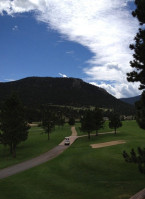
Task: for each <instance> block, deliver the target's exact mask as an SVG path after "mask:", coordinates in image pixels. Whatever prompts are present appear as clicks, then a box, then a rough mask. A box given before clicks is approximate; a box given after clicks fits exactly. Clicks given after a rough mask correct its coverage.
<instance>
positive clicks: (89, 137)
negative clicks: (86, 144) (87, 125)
mask: <svg viewBox="0 0 145 199" xmlns="http://www.w3.org/2000/svg"><path fill="white" fill-rule="evenodd" d="M88 139H89V140H90V132H88Z"/></svg>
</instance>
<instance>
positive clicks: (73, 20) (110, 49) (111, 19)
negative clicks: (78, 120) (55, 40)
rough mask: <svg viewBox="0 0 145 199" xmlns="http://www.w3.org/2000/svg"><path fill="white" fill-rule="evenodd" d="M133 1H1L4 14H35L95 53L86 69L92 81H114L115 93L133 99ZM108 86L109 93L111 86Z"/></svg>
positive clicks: (134, 87)
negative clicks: (129, 79)
mask: <svg viewBox="0 0 145 199" xmlns="http://www.w3.org/2000/svg"><path fill="white" fill-rule="evenodd" d="M129 1H133V0H61V1H60V0H13V1H10V0H0V13H1V14H2V13H3V10H5V11H6V12H7V13H8V14H11V15H13V14H15V13H22V12H29V11H32V10H33V11H35V16H36V18H37V20H39V21H43V22H45V23H47V24H48V26H49V27H50V28H52V29H55V30H57V31H58V32H59V33H61V34H62V35H63V36H65V38H67V39H68V40H71V41H75V42H78V43H80V44H82V45H83V46H85V47H87V48H88V49H89V50H90V51H91V52H92V53H94V56H93V57H92V58H91V59H90V60H88V62H87V63H88V64H89V67H87V68H85V69H84V73H85V74H87V75H88V78H89V79H90V81H91V80H92V81H97V80H106V81H107V80H114V81H116V86H114V87H113V88H112V87H111V88H112V92H113V93H115V95H118V92H120V94H119V95H120V96H125V95H126V96H129V95H136V93H137V92H138V87H137V86H134V85H135V84H132V86H131V88H130V85H131V84H129V83H128V82H127V81H126V73H127V72H129V71H131V68H130V66H129V61H130V60H131V59H132V55H131V53H132V52H131V51H130V49H129V44H130V43H132V42H133V38H134V36H135V34H136V32H137V29H138V22H137V20H136V19H135V18H133V17H132V15H131V11H129V10H128V8H127V3H128V2H129ZM104 85H106V88H107V89H108V91H109V89H110V86H109V84H106V83H104ZM118 85H121V86H120V87H119V86H118ZM121 88H122V89H121ZM129 89H131V90H132V92H131V91H129ZM110 90H111V89H110ZM127 91H128V93H127Z"/></svg>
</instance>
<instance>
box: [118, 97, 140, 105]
mask: <svg viewBox="0 0 145 199" xmlns="http://www.w3.org/2000/svg"><path fill="white" fill-rule="evenodd" d="M140 98H141V95H139V96H135V97H129V98H120V100H121V101H123V102H125V103H128V104H132V105H134V104H135V102H137V101H139V100H140Z"/></svg>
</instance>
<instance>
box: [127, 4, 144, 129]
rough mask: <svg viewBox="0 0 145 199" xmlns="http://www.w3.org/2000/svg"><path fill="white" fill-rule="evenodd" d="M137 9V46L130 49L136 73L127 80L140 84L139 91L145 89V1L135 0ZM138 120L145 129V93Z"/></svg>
mask: <svg viewBox="0 0 145 199" xmlns="http://www.w3.org/2000/svg"><path fill="white" fill-rule="evenodd" d="M135 4H136V9H135V11H133V12H132V15H133V16H134V17H136V18H137V19H138V21H139V22H140V28H139V31H138V33H137V35H136V37H135V39H134V40H135V44H131V45H130V48H131V50H133V51H134V54H133V58H134V59H133V61H131V62H130V65H131V67H133V68H134V71H132V72H130V73H127V76H128V77H127V79H128V81H130V82H140V87H139V89H140V90H142V89H145V28H144V25H145V0H135ZM135 106H136V113H137V114H136V118H137V122H138V124H139V126H140V127H141V128H143V129H145V124H144V121H145V91H143V93H142V98H141V100H140V101H138V102H137V103H136V104H135Z"/></svg>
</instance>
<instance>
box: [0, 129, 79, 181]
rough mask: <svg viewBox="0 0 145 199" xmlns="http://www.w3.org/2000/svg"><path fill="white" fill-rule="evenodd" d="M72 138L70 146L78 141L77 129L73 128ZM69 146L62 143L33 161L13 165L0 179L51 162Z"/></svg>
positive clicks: (4, 170) (2, 170)
mask: <svg viewBox="0 0 145 199" xmlns="http://www.w3.org/2000/svg"><path fill="white" fill-rule="evenodd" d="M71 131H72V136H70V145H71V144H72V143H73V142H74V141H75V140H76V139H77V132H76V130H75V127H72V128H71ZM68 147H69V146H65V145H64V141H62V142H61V143H60V144H59V145H58V146H56V147H55V148H53V149H51V150H50V151H48V152H46V153H44V154H42V155H40V156H38V157H36V158H33V159H31V160H27V161H25V162H22V163H19V164H16V165H13V166H11V167H7V168H5V169H1V170H0V179H3V178H6V177H9V176H11V175H14V174H16V173H19V172H21V171H25V170H27V169H30V168H32V167H35V166H38V165H40V164H42V163H44V162H47V161H48V160H51V159H53V158H55V157H57V156H58V155H59V154H61V153H62V152H63V151H64V150H66V149H67V148H68Z"/></svg>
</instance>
